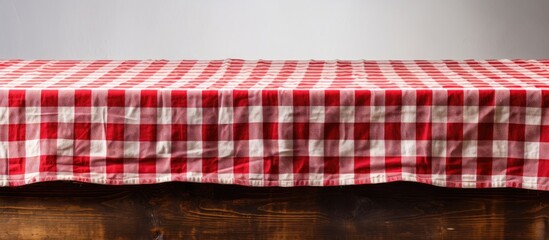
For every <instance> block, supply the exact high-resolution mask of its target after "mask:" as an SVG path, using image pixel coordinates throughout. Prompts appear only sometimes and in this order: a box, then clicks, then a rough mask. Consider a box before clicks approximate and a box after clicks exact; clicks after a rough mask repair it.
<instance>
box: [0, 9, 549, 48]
mask: <svg viewBox="0 0 549 240" xmlns="http://www.w3.org/2000/svg"><path fill="white" fill-rule="evenodd" d="M7 58H22V59H98V58H100V59H221V58H246V59H259V58H261V59H441V58H443V59H448V58H454V59H465V58H549V0H0V59H7Z"/></svg>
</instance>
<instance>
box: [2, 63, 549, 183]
mask: <svg viewBox="0 0 549 240" xmlns="http://www.w3.org/2000/svg"><path fill="white" fill-rule="evenodd" d="M52 180H74V181H82V182H91V183H99V184H149V183H159V182H168V181H190V182H211V183H223V184H241V185H247V186H303V185H305V186H332V185H349V184H369V183H384V182H391V181H400V180H404V181H414V182H421V183H427V184H433V185H437V186H446V187H467V188H486V187H516V188H527V189H536V190H549V181H548V180H549V60H521V59H517V60H485V61H484V60H483V61H481V60H464V61H451V60H441V61H365V60H356V61H355V60H353V61H344V60H338V61H314V60H311V61H270V60H258V61H250V60H239V59H226V60H212V61H195V60H183V61H173V60H169V61H168V60H155V61H153V60H149V61H138V60H128V61H111V60H97V61H72V60H62V61H46V60H35V61H27V60H0V186H17V185H24V184H29V183H33V182H41V181H52Z"/></svg>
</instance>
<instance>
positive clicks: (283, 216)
mask: <svg viewBox="0 0 549 240" xmlns="http://www.w3.org/2000/svg"><path fill="white" fill-rule="evenodd" d="M548 216H549V192H540V191H529V190H519V189H487V190H478V189H451V188H439V187H433V186H428V185H423V184H417V183H404V182H398V183H391V184H379V185H359V186H348V187H297V188H252V187H242V186H233V185H213V184H193V183H166V184H156V185H140V186H104V185H93V184H81V183H74V182H49V183H38V184H32V185H27V186H23V187H17V188H0V221H1V222H2V225H1V227H0V239H234V238H237V239H403V238H405V239H547V238H549V228H548V221H549V220H548Z"/></svg>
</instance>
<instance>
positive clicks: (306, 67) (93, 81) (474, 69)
mask: <svg viewBox="0 0 549 240" xmlns="http://www.w3.org/2000/svg"><path fill="white" fill-rule="evenodd" d="M548 78H549V60H482V61H481V60H463V61H454V60H441V61H420V60H417V61H411V60H408V61H396V60H394V61H366V60H355V61H345V60H333V61H315V60H307V61H305V60H302V61H298V60H295V61H289V60H288V61H282V60H281V61H269V60H257V61H250V60H239V59H225V60H213V61H206V60H203V61H198V60H186V61H185V60H183V61H176V60H147V61H139V60H127V61H120V60H118V61H114V60H96V61H68V60H64V61H63V60H61V61H46V60H36V61H23V60H4V61H0V87H1V88H30V89H34V88H59V89H64V88H107V89H109V88H117V89H118V88H120V89H189V90H194V89H409V88H412V89H438V88H450V89H451V88H490V89H493V88H520V89H524V88H548V87H549V82H548V81H547V79H548Z"/></svg>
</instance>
